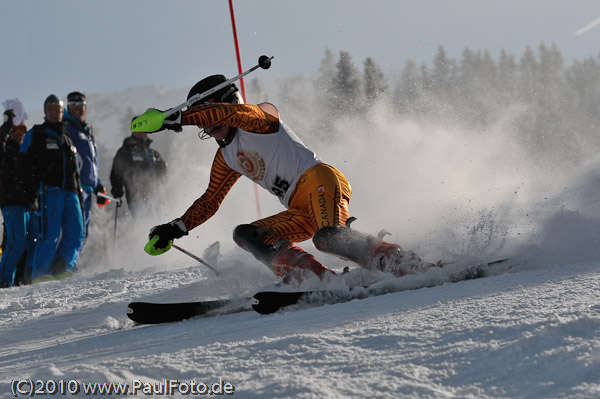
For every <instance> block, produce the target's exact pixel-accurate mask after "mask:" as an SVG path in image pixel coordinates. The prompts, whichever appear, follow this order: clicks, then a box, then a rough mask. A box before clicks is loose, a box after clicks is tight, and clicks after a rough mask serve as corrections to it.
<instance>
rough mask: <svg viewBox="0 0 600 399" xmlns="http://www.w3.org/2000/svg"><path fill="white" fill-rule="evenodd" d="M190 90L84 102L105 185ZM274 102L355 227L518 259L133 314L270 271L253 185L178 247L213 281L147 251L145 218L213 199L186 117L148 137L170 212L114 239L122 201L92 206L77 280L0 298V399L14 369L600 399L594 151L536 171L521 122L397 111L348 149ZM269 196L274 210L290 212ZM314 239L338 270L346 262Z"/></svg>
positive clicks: (255, 390)
mask: <svg viewBox="0 0 600 399" xmlns="http://www.w3.org/2000/svg"><path fill="white" fill-rule="evenodd" d="M185 92H186V91H185V90H179V91H173V90H166V89H163V88H157V87H154V88H152V87H148V88H143V89H131V90H126V91H123V92H120V93H114V94H112V95H110V96H106V95H94V94H90V95H89V96H88V98H89V108H90V113H89V116H88V119H89V120H91V122H92V123H93V124H94V126H95V127H96V132H97V139H98V142H99V145H100V146H101V147H103V148H104V149H105V150H106V152H107V153H109V155H108V156H105V158H104V161H103V163H102V164H101V173H103V176H104V177H105V182H106V181H107V175H108V172H109V170H110V161H111V158H110V157H111V156H112V154H114V151H116V148H118V146H119V145H120V143H121V141H122V138H124V137H125V136H126V135H127V132H126V128H124V126H126V124H127V123H128V121H129V120H130V118H131V114H132V113H137V112H140V111H142V110H144V109H145V108H147V107H149V106H156V107H163V108H164V107H165V105H166V104H176V103H179V102H180V101H179V100H178V99H179V98H181V97H184V95H185ZM300 92H301V91H298V93H300ZM297 98H298V97H297ZM142 101H144V102H147V104H146V103H144V104H142V103H141V102H142ZM272 101H274V102H275V103H276V104H277V105H279V106H280V110H281V113H282V115H283V117H284V119H287V120H288V121H290V120H292V121H293V123H291V125H292V128H293V129H294V130H295V131H296V132H297V133H298V134H299V136H300V137H302V139H303V140H304V141H305V142H306V143H307V144H308V145H309V146H310V147H312V148H318V153H319V156H321V158H322V159H324V160H326V161H328V162H330V163H331V164H333V165H335V166H336V167H339V168H340V169H341V170H342V171H343V172H344V174H345V175H346V176H347V177H348V178H349V180H350V182H351V184H352V186H353V190H354V196H353V198H352V202H351V213H352V215H354V216H357V217H358V221H356V222H355V223H354V224H353V228H357V229H360V230H362V231H366V232H370V233H376V232H377V231H378V230H379V229H381V228H386V229H388V230H389V231H390V232H391V233H392V235H391V236H388V239H389V240H390V241H393V242H398V243H400V244H402V245H403V246H404V247H405V248H409V249H414V250H415V251H416V252H417V253H418V254H419V255H421V256H423V257H424V258H425V259H429V260H432V261H435V260H438V259H444V260H447V259H453V260H458V261H459V262H458V264H461V262H462V263H463V264H468V263H469V262H480V261H483V260H493V259H499V258H502V257H505V256H511V257H512V258H513V260H514V262H513V267H512V268H511V269H509V270H505V272H503V273H497V274H496V275H493V276H491V277H487V278H484V279H478V280H471V281H464V282H459V283H446V284H442V285H438V286H435V287H430V288H421V289H415V288H417V287H419V286H420V285H431V284H433V283H437V282H439V281H441V279H443V277H444V274H443V273H444V271H443V269H442V270H433V271H431V272H429V273H426V274H424V275H420V276H410V277H407V278H404V279H402V280H401V281H396V280H389V279H388V280H385V281H384V282H382V283H381V284H384V285H388V286H392V287H395V288H397V289H406V290H404V291H401V292H396V293H390V294H386V295H381V296H377V297H372V298H367V299H363V300H353V301H350V302H346V303H341V304H336V305H324V306H320V307H315V308H301V307H300V308H299V309H295V310H291V311H286V312H281V313H277V314H274V315H268V316H264V315H259V314H257V313H254V312H252V311H248V312H243V313H236V314H228V315H220V316H215V317H211V318H201V319H194V320H188V321H184V322H180V323H172V324H165V325H156V326H135V325H134V324H133V323H132V322H131V321H129V319H128V318H127V316H126V308H127V304H128V303H129V302H131V301H139V300H146V301H165V302H177V301H191V300H199V299H214V298H223V297H230V296H231V295H232V293H235V295H236V296H239V297H240V298H243V297H246V296H249V295H251V294H252V293H253V292H255V291H257V290H259V289H264V288H271V287H272V285H273V283H274V281H273V276H272V275H271V273H270V272H269V271H268V270H266V268H265V267H264V266H262V265H260V264H259V263H258V262H256V261H255V260H253V259H251V258H250V256H249V255H248V254H246V253H245V252H243V251H242V250H241V249H239V248H237V247H236V246H235V245H234V244H233V243H232V240H231V232H232V231H233V228H234V227H235V226H236V225H237V224H239V223H246V222H250V221H252V220H254V219H256V214H255V212H254V210H253V209H250V208H252V205H249V204H250V202H249V200H248V198H253V195H254V194H253V191H252V186H251V185H250V184H248V183H247V182H246V181H240V183H238V184H236V186H235V187H234V188H233V190H232V191H231V193H230V194H229V196H228V197H227V199H226V201H225V202H224V204H223V206H222V207H221V210H220V212H219V214H218V215H216V216H215V217H213V218H212V219H211V220H209V221H208V222H207V223H206V224H205V225H203V226H202V227H201V228H198V229H195V230H193V231H192V232H191V234H190V235H189V236H187V237H185V238H182V239H181V240H179V244H180V245H181V246H182V247H184V248H186V249H188V250H190V251H191V252H193V253H197V254H200V255H201V256H202V257H203V258H204V259H205V260H207V261H209V263H211V264H213V265H214V266H216V267H217V268H219V270H221V272H222V275H221V276H220V277H219V278H216V277H215V276H213V274H212V272H211V271H210V270H207V269H206V268H205V267H203V266H200V265H197V264H196V263H195V262H194V261H193V260H191V259H190V258H188V257H186V256H185V255H183V254H181V253H178V252H177V251H175V250H171V251H170V252H169V253H168V254H165V255H162V256H160V257H150V256H148V255H146V254H145V253H144V252H143V251H142V248H143V246H144V244H145V241H146V235H147V232H148V230H149V228H150V227H152V226H153V225H155V224H158V223H164V222H166V221H169V220H172V219H173V218H175V217H178V216H180V215H181V214H182V213H183V211H185V209H186V208H187V206H189V205H190V204H191V203H192V202H193V200H194V199H195V198H197V197H198V196H199V195H200V194H201V193H202V192H203V191H204V189H205V187H206V185H207V182H208V173H209V167H210V162H211V160H212V158H213V156H214V151H215V149H216V147H215V146H214V143H211V142H200V141H199V140H198V139H197V137H195V134H194V132H193V131H192V130H190V128H186V129H184V132H183V133H181V134H180V135H174V134H170V133H166V134H165V135H164V136H163V135H159V136H153V138H155V139H156V143H155V144H156V146H157V148H159V150H160V151H161V153H162V154H163V155H164V156H165V157H166V158H167V160H168V161H169V165H170V167H171V168H172V169H171V170H172V171H174V172H173V173H172V174H171V175H170V178H169V183H168V184H169V186H168V188H167V190H165V191H166V192H168V193H169V194H170V198H169V201H168V207H164V209H160V210H159V211H157V215H156V216H155V217H152V218H148V219H146V220H138V221H132V220H129V219H127V218H120V219H119V229H118V234H117V236H116V239H115V237H113V217H114V214H115V210H114V209H115V208H114V205H109V206H106V207H104V208H101V209H100V210H98V209H95V210H94V215H93V221H92V226H91V231H90V237H89V239H88V242H87V243H86V247H85V248H84V252H83V254H82V258H81V262H80V266H81V268H82V271H81V272H80V273H79V274H78V275H76V276H74V277H72V278H70V279H67V280H64V281H59V282H48V283H40V284H37V285H33V286H27V287H16V288H11V289H4V290H0V397H12V394H11V381H12V380H13V379H33V380H37V379H41V380H46V379H54V380H57V381H58V380H61V379H62V380H65V381H69V380H78V381H79V382H81V383H95V382H116V383H129V384H131V383H132V381H142V382H145V383H159V382H161V381H164V380H165V379H166V380H170V379H177V380H180V381H190V380H194V381H196V382H204V383H206V384H209V385H210V384H213V383H216V382H218V381H219V380H222V381H224V382H227V383H230V384H232V385H233V386H235V394H234V395H233V397H236V398H474V399H475V398H598V397H600V302H599V300H598V287H599V283H600V273H599V271H600V268H599V266H600V220H599V218H598V215H600V187H599V185H598V183H597V182H598V180H599V177H600V173H599V171H600V158H593V157H591V156H590V157H589V158H587V159H582V161H581V162H580V163H579V164H577V165H574V164H571V163H569V164H567V165H562V166H561V165H560V162H557V163H556V165H555V167H553V168H548V167H546V166H543V167H542V166H540V165H536V164H535V162H532V161H530V158H529V157H528V156H527V154H526V153H525V152H524V150H523V149H522V148H520V147H519V145H518V140H517V139H516V138H515V137H514V133H512V130H511V129H510V123H511V122H510V121H511V120H513V119H514V118H512V115H507V116H506V117H505V118H499V120H500V122H499V123H498V126H492V127H490V128H489V129H487V130H485V131H483V132H481V131H471V130H470V129H469V128H468V127H464V126H460V124H456V125H453V124H451V123H437V122H435V121H402V120H396V119H394V117H393V116H390V113H389V112H386V110H385V107H380V108H378V109H377V110H376V111H374V112H372V113H371V114H369V115H367V116H364V117H362V116H361V118H360V119H347V120H341V121H339V122H338V125H337V128H338V130H339V131H344V132H345V133H346V136H344V137H345V146H344V151H340V149H339V146H338V145H336V143H335V140H329V138H328V137H325V138H323V137H322V136H323V132H321V131H319V130H318V129H311V126H310V125H308V122H307V121H306V119H307V118H303V117H302V115H299V114H293V113H292V112H290V111H291V110H292V109H293V108H294V106H293V105H292V106H286V103H285V102H284V101H281V102H278V101H277V99H273V100H272ZM298 101H302V98H300V99H298ZM118 103H121V104H128V106H127V107H123V106H119V107H118V106H116V105H115V104H118ZM312 106H313V107H314V106H316V105H312ZM306 107H307V108H305V109H303V110H302V111H303V112H306V113H309V114H310V113H311V112H312V111H311V109H310V107H311V104H310V103H309V102H308V101H307V102H306ZM286 108H287V109H286ZM31 115H33V116H34V117H33V118H32V119H33V120H32V121H31V123H34V122H37V121H38V120H36V115H35V112H33V111H32V112H31ZM38 115H39V114H38ZM286 115H289V117H288V118H286ZM303 120H304V121H303ZM365 132H368V135H365ZM390 133H393V134H390ZM381 143H386V145H381ZM589 150H590V152H592V153H593V152H594V151H593V148H590V149H589ZM561 151H562V149H560V148H558V149H556V159H558V160H560V159H562V158H560V157H561V155H562V154H561ZM373 154H376V156H373ZM366 165H368V167H366ZM263 195H264V193H261V194H260V198H261V206H262V212H263V215H269V214H273V213H275V212H278V211H280V210H281V207H280V205H279V204H278V201H277V200H276V199H274V198H270V197H268V196H263ZM121 212H124V211H123V210H121ZM216 241H218V242H220V252H219V251H216V246H215V245H214V244H213V243H215V242H216ZM303 246H304V247H305V248H306V249H308V250H310V251H311V252H313V253H314V254H315V255H316V256H318V257H319V259H322V260H323V261H324V262H325V264H327V265H329V266H331V267H333V268H334V269H336V270H340V269H341V268H342V267H343V266H345V263H344V262H342V261H340V260H337V259H335V258H332V257H328V256H324V255H323V254H319V253H318V252H316V251H314V249H313V248H312V247H311V245H310V243H306V245H304V244H303ZM457 267H458V266H457ZM353 272H354V270H353V271H352V272H351V273H353ZM308 284H309V285H310V284H314V282H309V283H308ZM336 288H340V287H338V286H336ZM80 395H83V394H80ZM66 396H69V395H66ZM117 396H118V395H117ZM139 396H143V395H142V394H140V395H139ZM148 396H151V395H148ZM154 397H156V395H155V396H154Z"/></svg>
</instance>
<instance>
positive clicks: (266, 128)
mask: <svg viewBox="0 0 600 399" xmlns="http://www.w3.org/2000/svg"><path fill="white" fill-rule="evenodd" d="M181 124H182V125H196V126H199V127H204V126H231V127H239V128H240V129H243V130H245V131H247V132H252V133H275V132H277V131H278V130H279V118H278V117H276V116H273V115H271V114H269V113H267V112H265V111H264V110H262V109H261V108H260V107H259V106H258V105H252V104H225V103H217V104H201V105H197V106H194V107H190V108H189V109H188V110H186V111H184V112H183V114H182V118H181Z"/></svg>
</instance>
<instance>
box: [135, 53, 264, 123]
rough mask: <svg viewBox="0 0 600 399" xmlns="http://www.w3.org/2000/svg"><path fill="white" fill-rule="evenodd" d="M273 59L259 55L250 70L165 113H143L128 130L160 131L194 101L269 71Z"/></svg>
mask: <svg viewBox="0 0 600 399" xmlns="http://www.w3.org/2000/svg"><path fill="white" fill-rule="evenodd" d="M273 58H274V57H272V56H271V57H269V56H266V55H261V56H260V57H259V58H258V64H257V65H255V66H253V67H252V68H250V69H248V70H247V71H246V72H243V73H241V74H239V75H237V76H235V77H233V78H231V79H229V80H226V81H225V82H223V83H219V84H218V85H216V86H214V87H212V88H210V89H208V90H206V91H205V92H202V93H198V94H196V95H193V96H192V97H190V98H189V99H188V100H187V101H186V102H184V103H183V104H179V105H178V106H176V107H173V108H171V109H169V110H167V111H165V112H161V111H159V110H157V109H151V110H148V111H146V112H144V113H143V114H142V115H140V116H138V117H137V118H135V119H134V120H133V121H132V122H131V125H129V128H130V129H131V131H132V132H148V131H152V132H153V131H156V130H158V129H160V127H161V126H162V124H163V122H164V120H165V119H166V118H167V117H169V116H171V115H173V114H174V113H176V112H177V111H179V110H181V109H183V108H185V107H189V106H190V105H192V104H193V103H195V102H196V101H198V100H200V99H201V98H204V97H206V96H208V95H211V94H213V93H214V92H217V91H219V90H221V89H222V88H223V87H226V86H229V85H230V84H231V83H233V82H235V81H237V80H239V79H241V78H243V77H244V76H246V75H248V74H249V73H250V72H253V71H255V70H257V69H258V68H262V69H269V68H270V67H271V60H272V59H273Z"/></svg>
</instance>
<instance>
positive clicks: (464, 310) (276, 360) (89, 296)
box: [0, 262, 600, 399]
mask: <svg viewBox="0 0 600 399" xmlns="http://www.w3.org/2000/svg"><path fill="white" fill-rule="evenodd" d="M221 266H223V265H221ZM598 266H599V265H598V262H583V263H578V264H570V265H560V266H554V267H550V268H534V269H529V270H520V271H515V270H511V272H508V273H504V274H501V275H498V276H492V277H488V278H483V279H478V280H471V281H464V282H459V283H447V284H445V285H441V286H436V287H433V288H423V289H417V290H408V291H402V292H397V293H391V294H386V295H382V296H378V297H373V298H367V299H363V300H354V301H351V302H347V303H342V304H335V305H324V306H321V307H316V308H304V309H303V308H300V309H295V310H290V311H286V312H281V313H277V314H274V315H269V316H263V315H259V314H257V313H255V312H253V311H248V312H244V313H237V314H229V315H222V316H216V317H211V318H201V319H193V320H188V321H183V322H179V323H172V324H163V325H154V326H134V325H133V323H132V322H131V321H129V319H128V318H127V317H126V314H125V311H126V306H127V303H128V302H129V301H132V300H139V299H148V300H162V301H177V300H185V299H189V298H190V297H193V296H195V297H198V296H203V295H202V293H203V292H205V293H206V294H205V295H206V296H207V297H214V294H215V292H214V290H213V289H211V287H213V286H215V285H217V284H222V283H220V282H218V281H217V280H216V278H215V277H212V276H211V275H209V273H208V272H206V270H205V269H204V268H202V267H201V266H190V267H185V268H182V269H180V270H173V271H169V272H160V271H151V270H148V271H141V272H127V271H124V270H117V269H115V270H112V271H109V272H106V273H100V274H85V273H82V274H80V275H78V276H76V277H74V278H72V279H70V280H64V281H60V282H50V283H42V284H39V285H34V286H29V287H24V288H18V289H8V290H2V291H1V292H0V303H1V304H2V305H1V310H0V318H1V330H0V339H1V342H2V348H1V349H0V390H1V395H2V397H7V398H8V397H11V396H12V394H11V381H12V380H13V379H29V378H31V379H33V380H38V379H39V380H44V381H46V380H55V381H59V380H61V379H62V380H66V381H69V380H77V381H78V382H80V383H95V382H116V383H128V384H129V385H130V386H133V384H134V381H141V382H143V383H154V382H162V381H163V380H165V379H167V380H170V379H176V380H179V381H192V380H193V381H195V382H196V383H199V382H203V383H206V384H208V385H210V384H213V383H217V382H218V381H219V380H222V381H224V382H229V383H230V384H232V385H233V386H234V387H235V394H234V396H233V397H239V398H290V399H291V398H314V397H319V398H332V399H333V398H372V397H377V398H399V397H402V398H446V397H447V398H454V397H457V398H559V397H561V398H563V397H564V398H595V397H598V395H600V380H599V376H600V333H599V331H600V303H599V302H598V296H597V292H598V286H599V284H600V273H599V272H598V270H599V269H598ZM255 272H256V271H255ZM221 278H232V279H235V273H234V271H233V270H229V274H226V275H225V276H224V277H221ZM431 278H434V276H432V275H429V276H427V275H423V276H420V277H419V278H418V279H415V278H413V281H412V284H417V282H419V281H420V282H426V281H427V280H428V279H431ZM174 282H177V283H178V284H174ZM174 286H176V288H174ZM243 290H244V289H242V291H243ZM246 290H247V288H246ZM80 394H81V395H83V393H80ZM139 394H140V395H141V394H142V392H141V391H139ZM117 396H118V395H117Z"/></svg>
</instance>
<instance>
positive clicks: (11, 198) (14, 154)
mask: <svg viewBox="0 0 600 399" xmlns="http://www.w3.org/2000/svg"><path fill="white" fill-rule="evenodd" d="M3 105H4V107H5V108H7V110H6V111H5V112H4V123H3V124H2V126H1V127H0V182H1V185H0V207H2V216H3V217H4V231H5V232H6V247H5V249H4V252H3V254H2V260H1V261H0V288H5V287H12V286H13V285H17V284H20V283H23V282H26V281H30V280H31V268H32V266H33V260H34V257H35V244H34V238H35V235H36V234H35V231H36V229H35V216H36V212H35V208H36V206H37V204H36V199H35V187H34V186H33V184H31V181H30V179H28V178H27V177H28V176H27V175H25V174H24V173H22V172H23V171H22V170H21V169H20V168H19V166H18V158H19V148H20V146H21V143H22V142H23V136H24V135H25V132H26V131H27V127H26V126H25V120H26V119H27V114H26V113H25V111H24V109H23V106H22V104H21V102H20V101H19V100H18V99H11V100H7V101H5V102H4V103H3ZM18 269H22V270H20V272H21V273H19V274H23V275H22V276H18V275H17V271H18ZM25 269H26V270H25Z"/></svg>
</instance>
